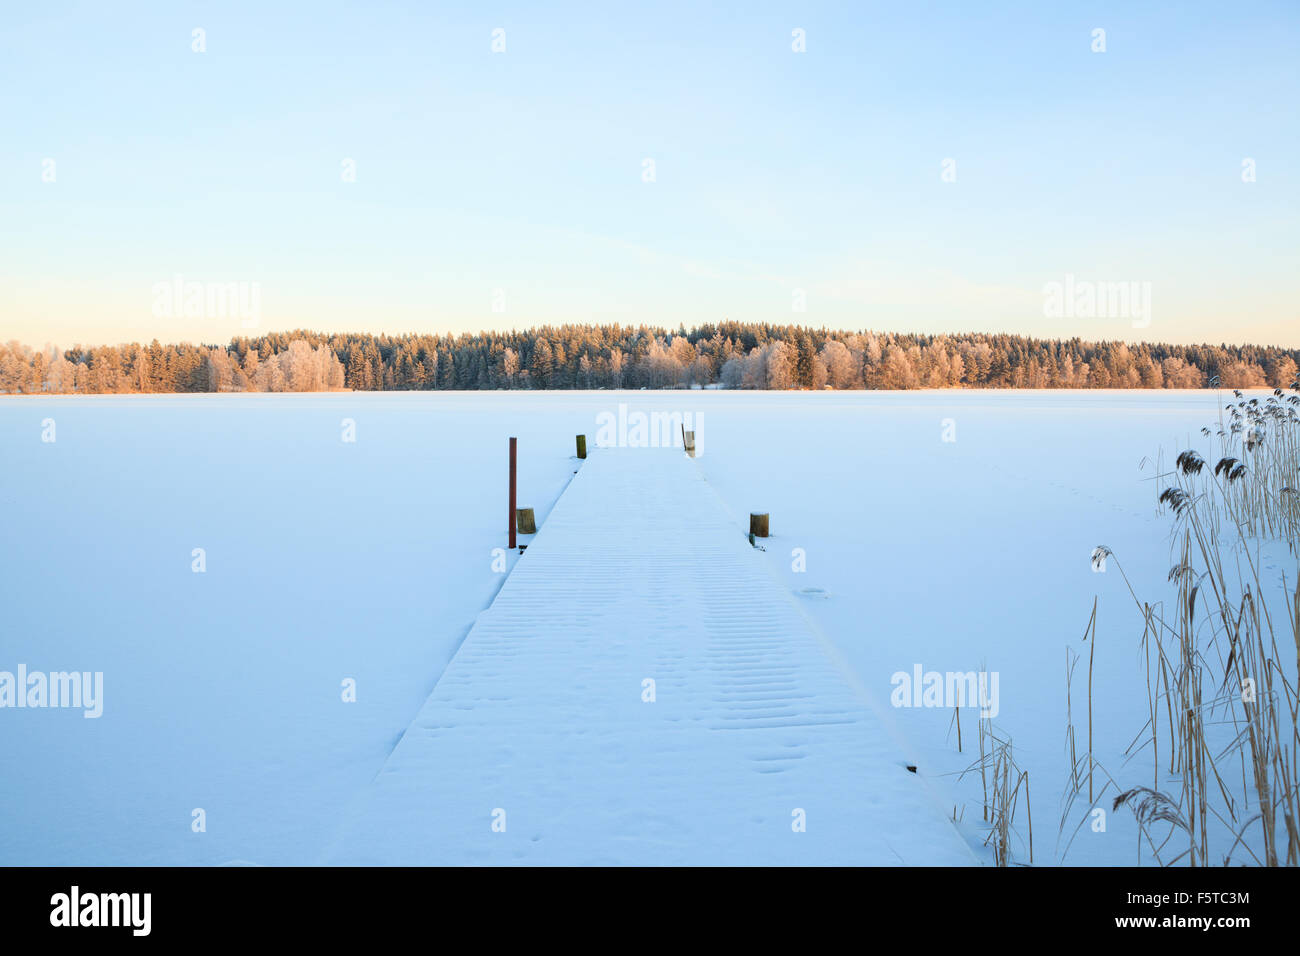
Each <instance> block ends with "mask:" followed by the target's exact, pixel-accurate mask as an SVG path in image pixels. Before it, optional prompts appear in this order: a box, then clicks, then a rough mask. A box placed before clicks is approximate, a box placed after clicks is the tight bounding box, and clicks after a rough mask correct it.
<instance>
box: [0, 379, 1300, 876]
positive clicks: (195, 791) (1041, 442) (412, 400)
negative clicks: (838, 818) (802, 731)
mask: <svg viewBox="0 0 1300 956" xmlns="http://www.w3.org/2000/svg"><path fill="white" fill-rule="evenodd" d="M620 404H625V405H626V406H627V409H626V411H627V412H629V413H632V414H635V413H636V412H650V411H655V410H658V411H667V412H681V413H689V414H691V415H692V416H693V417H694V418H695V422H696V432H697V435H698V438H699V442H700V451H701V454H700V457H699V458H698V459H697V461H698V465H699V468H700V469H701V470H702V472H703V473H704V475H705V477H706V478H707V480H708V481H709V482H710V483H711V484H712V485H713V487H714V489H715V490H716V491H717V492H718V493H719V495H720V496H721V497H722V499H723V500H724V502H725V503H726V505H727V507H728V508H729V509H730V510H731V511H732V512H733V513H734V514H735V515H736V516H738V520H739V519H743V516H745V515H746V514H747V513H748V512H749V511H751V510H755V511H768V512H770V513H771V526H772V537H771V538H769V539H767V540H766V541H765V542H763V543H764V545H765V547H766V549H767V550H766V554H765V558H766V560H768V561H770V562H771V565H772V568H773V570H774V571H775V572H776V573H777V574H778V575H779V576H780V578H781V580H782V581H784V582H785V583H786V584H787V585H788V587H789V588H790V589H791V591H792V592H795V593H797V594H798V595H799V596H800V600H801V601H803V602H804V604H805V607H806V609H807V611H808V612H809V614H811V615H812V617H813V618H814V619H815V621H816V622H817V623H818V625H819V626H820V627H821V629H822V630H823V631H824V633H825V634H826V635H827V636H828V637H829V638H830V639H831V641H833V642H834V644H835V646H836V647H837V648H838V649H839V650H840V651H841V652H842V654H843V655H844V657H845V658H846V660H847V661H848V662H849V663H850V664H851V665H852V667H853V669H854V670H855V672H856V674H857V675H858V677H859V678H860V680H861V682H862V683H863V685H864V686H865V687H867V688H868V689H869V690H870V691H871V692H872V693H873V694H875V695H877V696H878V698H879V699H880V700H881V701H884V702H887V701H888V700H889V698H890V693H891V690H892V689H893V688H892V686H891V675H894V674H895V673H896V672H900V671H902V672H908V673H910V672H912V671H913V670H914V668H916V667H917V666H920V667H922V668H923V669H924V670H926V671H930V670H934V671H940V672H946V671H970V670H977V669H980V668H981V666H983V667H986V668H987V669H988V670H989V671H995V672H998V674H999V678H1000V680H999V700H998V708H997V709H998V713H997V715H996V717H995V719H994V722H995V724H996V725H997V726H998V727H999V728H1000V729H1001V730H1002V731H1004V732H1005V733H1006V734H1007V735H1009V736H1011V737H1012V738H1013V740H1014V741H1015V747H1016V754H1017V759H1018V761H1019V763H1020V765H1021V766H1022V767H1023V768H1025V769H1026V770H1028V772H1029V775H1030V779H1031V782H1032V795H1033V817H1034V823H1035V828H1034V837H1035V847H1034V849H1035V862H1036V863H1040V864H1042V863H1051V862H1053V861H1054V860H1055V859H1056V857H1055V855H1054V845H1055V844H1056V842H1057V841H1056V831H1057V822H1058V817H1059V813H1060V809H1059V808H1060V801H1061V794H1062V791H1063V788H1064V785H1065V782H1066V779H1065V778H1066V775H1067V760H1066V757H1065V754H1064V748H1063V738H1064V733H1065V681H1064V670H1065V648H1066V647H1067V645H1068V646H1070V647H1073V648H1074V649H1075V650H1076V651H1080V652H1083V653H1086V645H1083V644H1081V643H1080V638H1081V636H1082V634H1083V631H1084V627H1085V625H1086V624H1087V621H1088V616H1089V613H1090V611H1091V608H1092V604H1093V599H1094V597H1097V598H1098V599H1099V612H1098V614H1099V622H1098V645H1097V647H1098V649H1097V660H1096V673H1095V676H1094V683H1095V685H1096V687H1097V688H1098V699H1099V703H1098V706H1097V708H1096V721H1097V725H1096V730H1095V733H1096V738H1097V741H1098V745H1097V755H1098V758H1099V759H1100V760H1101V762H1102V763H1103V764H1105V765H1106V766H1107V767H1108V769H1110V770H1111V771H1112V773H1116V774H1117V775H1122V774H1121V771H1124V772H1130V771H1131V776H1132V782H1134V783H1140V782H1149V781H1150V777H1151V773H1150V770H1149V769H1142V768H1141V767H1137V766H1130V767H1129V768H1125V767H1124V760H1123V756H1122V752H1123V750H1124V748H1125V747H1126V746H1127V745H1128V744H1129V742H1130V741H1131V740H1132V739H1133V737H1134V735H1135V734H1136V733H1137V732H1138V731H1139V730H1140V729H1141V726H1142V724H1143V722H1144V721H1145V719H1146V707H1147V698H1146V693H1145V690H1144V685H1143V677H1142V674H1141V671H1140V666H1139V662H1140V656H1139V652H1138V640H1139V638H1140V636H1141V634H1142V630H1143V628H1142V620H1141V618H1140V616H1139V615H1138V613H1137V611H1136V609H1135V608H1134V605H1133V603H1132V599H1131V597H1130V596H1129V594H1128V591H1127V589H1126V588H1125V586H1124V583H1123V581H1122V580H1121V579H1120V577H1119V575H1118V574H1117V573H1114V570H1113V569H1112V570H1110V571H1108V572H1107V573H1094V572H1093V570H1092V568H1091V567H1090V563H1089V556H1090V553H1091V552H1092V549H1093V548H1094V547H1095V546H1097V545H1099V544H1105V545H1108V546H1109V547H1110V548H1112V549H1113V551H1114V553H1115V555H1116V557H1118V558H1119V560H1120V561H1121V562H1122V563H1123V566H1124V569H1125V570H1126V572H1127V573H1128V575H1129V578H1130V580H1131V581H1132V582H1133V584H1134V587H1135V588H1136V589H1137V590H1138V593H1139V594H1140V595H1141V596H1142V597H1143V598H1144V599H1148V600H1155V599H1159V598H1162V597H1166V596H1167V595H1168V593H1169V585H1168V584H1167V582H1166V574H1167V572H1168V569H1169V567H1170V565H1171V564H1172V563H1174V562H1173V560H1172V559H1171V557H1170V551H1169V548H1170V541H1169V536H1168V535H1169V528H1170V524H1171V523H1170V519H1169V518H1168V517H1167V516H1161V515H1158V514H1157V512H1156V507H1155V498H1156V493H1157V490H1158V488H1157V487H1156V486H1155V485H1154V483H1153V481H1152V476H1153V474H1154V467H1153V463H1154V460H1155V457H1156V454H1157V452H1159V451H1160V450H1161V449H1162V448H1163V450H1164V461H1165V464H1166V466H1168V464H1169V462H1170V461H1171V460H1172V457H1173V455H1174V454H1176V453H1177V452H1178V451H1179V450H1181V449H1182V448H1184V447H1193V446H1194V447H1202V446H1204V445H1205V444H1206V441H1207V440H1206V439H1203V438H1202V437H1201V436H1200V435H1199V434H1198V430H1199V428H1200V427H1201V426H1203V425H1208V424H1210V423H1211V422H1213V421H1214V420H1215V419H1216V416H1217V410H1218V408H1221V406H1222V403H1216V397H1215V394H1214V393H1212V392H1204V391H1198V392H1177V391H1140V392H1097V391H1090V392H1060V391H1032V392H1013V391H1005V392H1003V391H958V392H945V391H939V392H930V391H925V392H853V393H847V392H845V393H836V392H826V393H783V392H744V393H733V392H717V391H675V392H550V393H536V392H442V393H439V392H412V393H336V394H308V395H248V396H242V395H211V396H209V395H194V396H130V397H128V396H122V397H93V398H91V397H87V398H77V397H58V398H42V397H37V398H12V399H9V398H7V399H4V400H0V449H3V463H4V467H3V469H2V470H0V504H2V505H3V506H4V509H5V516H6V521H5V547H4V551H3V555H2V556H0V599H3V601H4V604H5V606H6V608H7V612H6V614H5V615H4V619H3V622H2V623H0V671H11V672H12V671H15V670H16V669H17V668H18V667H19V665H22V666H24V667H25V668H26V669H27V670H28V671H40V672H57V671H73V670H76V671H83V672H103V674H104V679H103V680H104V684H103V687H104V689H103V699H102V702H101V703H102V708H103V713H102V716H100V717H98V718H97V719H86V718H85V717H84V716H83V713H82V711H81V710H77V709H61V710H60V709H4V710H0V765H2V766H4V767H5V768H6V773H5V780H4V783H3V785H0V815H2V816H3V817H4V819H5V820H6V821H7V823H8V825H7V826H5V827H4V828H3V829H0V863H3V864H52V865H67V864H113V863H125V864H164V863H167V864H171V863H178V864H219V863H227V862H232V861H247V862H254V863H261V864H290V863H314V862H319V861H321V860H322V859H323V858H324V855H325V853H326V851H327V848H328V847H329V845H330V844H331V841H333V840H334V839H335V838H336V836H337V834H338V830H339V827H340V825H341V822H342V820H343V819H344V818H345V817H346V816H347V815H348V814H349V813H351V812H352V811H353V809H354V808H355V805H356V803H357V801H358V800H359V799H360V796H361V794H362V792H363V790H364V788H365V787H366V786H367V785H368V784H369V783H370V781H371V780H372V779H373V778H374V776H375V774H376V773H377V772H378V770H379V768H380V767H381V766H382V764H383V763H384V761H385V759H386V757H387V756H388V754H389V753H390V752H391V751H392V749H393V747H394V746H395V744H396V742H397V740H398V739H399V737H400V736H401V734H402V733H403V731H404V730H405V729H406V727H407V726H408V725H409V724H410V722H411V721H412V719H413V718H414V717H415V715H416V714H417V712H419V710H420V708H421V706H422V704H423V703H424V701H425V699H426V698H427V697H428V696H429V693H430V691H431V689H432V688H433V686H434V684H435V682H436V681H437V679H438V676H439V674H440V673H441V671H442V669H443V667H444V666H445V665H446V663H447V662H448V661H449V660H450V658H451V657H452V655H453V654H454V653H455V651H456V649H457V647H458V646H459V644H460V642H461V641H462V640H463V639H464V637H465V635H466V633H467V632H468V630H469V628H470V626H471V625H472V623H473V621H474V619H475V616H476V615H477V614H478V613H479V612H480V611H481V610H483V609H484V608H485V607H486V606H487V605H488V604H489V603H490V602H491V600H492V598H493V595H494V594H495V593H496V591H497V590H498V589H499V587H500V585H501V583H502V580H503V574H502V573H501V572H500V570H499V569H498V568H494V557H493V549H494V548H500V547H504V544H505V541H504V538H505V534H504V529H503V527H502V525H503V521H502V518H503V516H504V512H505V509H506V503H505V497H506V495H505V485H506V468H505V465H506V439H507V437H508V436H510V435H517V436H518V438H519V446H520V492H519V503H520V504H521V505H525V506H533V507H534V508H536V510H537V518H538V522H539V524H544V522H545V520H546V516H547V514H548V512H549V510H550V508H551V506H552V505H553V504H554V502H555V501H556V499H557V497H558V496H559V495H560V494H561V493H562V491H563V488H564V486H565V484H566V482H567V481H568V479H569V478H570V477H571V475H572V472H573V469H574V467H575V462H574V461H573V460H572V458H571V457H570V456H572V455H573V436H574V435H575V434H577V433H586V434H587V435H588V436H589V440H590V441H593V442H594V441H595V437H596V434H597V430H598V416H601V415H602V414H606V415H608V414H612V415H617V414H618V407H619V405H620ZM349 437H354V438H355V440H353V441H349V440H346V439H347V438H349ZM50 438H53V439H54V440H52V441H51V440H48V439H50ZM43 439H44V440H43ZM1144 458H1145V459H1148V461H1147V464H1146V467H1145V468H1143V467H1142V463H1143V460H1144ZM633 506H634V503H629V507H633ZM736 533H737V534H739V533H741V528H740V524H739V523H738V524H737V530H736ZM196 549H202V551H201V554H200V555H199V556H196V555H195V550H196ZM796 549H799V550H798V551H796ZM511 560H514V559H513V557H512V558H511ZM199 561H201V562H202V567H203V572H202V573H195V570H194V568H195V565H196V562H199ZM801 565H802V569H800V566H801ZM1284 572H1286V574H1287V580H1288V581H1291V582H1293V581H1294V573H1295V563H1294V559H1289V562H1288V561H1284V560H1281V559H1280V556H1279V558H1278V559H1276V560H1271V561H1270V562H1269V563H1268V566H1267V573H1268V574H1269V575H1271V576H1273V580H1274V581H1275V582H1276V583H1278V584H1280V583H1281V579H1282V574H1283V573H1284ZM348 679H351V680H353V681H355V686H356V702H355V703H345V702H343V700H342V699H341V693H340V688H341V684H342V682H343V681H345V680H348ZM1077 687H1078V684H1077V683H1076V689H1077ZM1076 706H1077V701H1076ZM966 713H970V714H971V716H970V723H969V725H967V726H966V727H965V731H966V741H965V751H966V752H965V753H964V754H958V753H957V748H956V740H955V737H951V736H950V734H949V724H950V721H951V718H952V711H951V710H950V709H947V708H926V707H913V708H899V709H897V710H896V711H895V716H896V718H897V722H898V725H899V728H900V730H901V732H902V733H903V734H904V735H905V736H906V738H907V739H908V740H909V741H910V743H911V745H912V746H913V747H914V748H915V752H916V753H917V754H918V755H919V759H920V760H921V761H922V762H923V763H924V764H925V767H923V770H925V771H927V772H928V774H929V775H930V776H932V777H934V778H935V780H936V781H938V783H939V785H941V786H948V787H950V788H951V800H952V802H953V804H954V805H955V806H956V807H957V813H958V815H959V816H960V817H962V819H963V821H964V822H963V828H964V829H965V831H966V832H968V835H969V836H970V839H971V840H972V842H973V843H974V844H975V845H976V846H977V847H978V844H979V841H980V839H982V837H980V836H978V835H977V828H975V827H974V826H973V825H972V823H973V822H978V819H979V812H980V810H979V804H978V782H976V784H975V791H974V797H973V798H972V791H971V789H970V786H969V781H966V782H962V783H958V782H957V780H956V779H955V777H953V776H951V774H952V773H953V772H954V771H956V770H958V769H960V768H961V767H963V766H965V765H966V764H968V763H969V762H970V761H971V759H973V758H972V755H971V753H970V750H971V746H972V741H973V739H974V714H973V712H970V711H968V712H966ZM966 720H967V717H966V714H965V713H964V714H963V722H965V721H966ZM1078 722H1079V721H1078V715H1077V713H1076V724H1077V723H1078ZM972 799H974V802H972ZM962 806H964V807H965V810H964V812H963V810H962V809H961V807H962ZM196 809H202V811H203V818H204V820H205V822H206V830H205V832H201V833H199V832H195V831H194V829H193V826H192V824H193V820H194V811H195V810H196ZM981 852H982V851H981ZM1066 859H1067V862H1071V863H1087V864H1132V863H1134V862H1136V855H1135V827H1134V825H1133V823H1132V818H1131V816H1129V815H1128V814H1127V813H1126V812H1125V813H1115V814H1113V815H1112V816H1111V821H1110V826H1109V827H1108V828H1107V831H1106V832H1104V833H1093V832H1090V831H1085V832H1083V833H1081V834H1080V836H1079V837H1078V838H1077V839H1076V841H1075V842H1074V844H1073V846H1072V847H1071V849H1070V852H1069V856H1068V857H1067V858H1066ZM1144 859H1145V858H1144ZM860 862H862V863H864V864H870V863H889V862H893V861H891V860H862V861H860Z"/></svg>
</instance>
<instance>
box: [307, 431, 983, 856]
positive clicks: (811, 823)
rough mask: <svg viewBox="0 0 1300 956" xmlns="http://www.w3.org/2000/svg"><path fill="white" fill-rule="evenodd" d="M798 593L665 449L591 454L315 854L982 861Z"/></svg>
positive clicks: (693, 465)
mask: <svg viewBox="0 0 1300 956" xmlns="http://www.w3.org/2000/svg"><path fill="white" fill-rule="evenodd" d="M775 519H776V522H777V523H776V524H774V528H773V530H774V531H775V532H777V533H778V534H779V533H780V525H779V520H780V517H779V515H778V516H775ZM779 540H780V539H779V538H774V539H768V541H769V545H768V546H769V547H776V546H777V545H776V542H777V541H779ZM790 546H791V545H789V544H787V545H785V547H786V548H787V549H788V548H789V547H790ZM886 599H887V598H886ZM798 600H799V599H797V598H795V597H794V596H792V595H791V594H790V593H789V592H788V591H787V590H786V589H785V588H784V587H783V586H782V585H781V584H780V583H779V582H778V581H777V580H776V579H775V578H774V577H773V576H772V574H771V572H770V571H769V570H768V568H767V566H766V564H765V562H764V556H763V555H761V554H760V553H759V552H757V551H755V550H754V549H752V548H751V547H750V545H749V543H748V542H747V541H746V540H745V536H744V527H743V526H742V524H741V522H740V521H738V520H736V519H735V518H734V517H733V516H731V515H730V514H728V513H727V511H726V509H725V506H724V505H723V503H722V501H721V499H720V498H719V497H718V496H717V495H716V494H714V492H713V491H712V489H711V488H710V487H709V485H708V483H707V482H706V481H705V480H704V479H703V477H702V475H701V472H700V470H699V465H698V463H697V462H696V461H694V460H692V459H690V458H687V457H686V456H685V455H684V454H683V453H682V451H681V450H680V449H658V448H645V449H595V450H594V451H593V453H592V455H591V457H590V458H589V459H588V460H587V461H586V462H585V463H583V466H582V468H581V470H580V471H579V473H578V474H577V475H576V476H575V477H574V479H573V481H572V483H571V484H570V485H569V487H568V489H567V490H566V491H565V493H564V494H563V495H562V497H561V498H560V500H559V502H558V503H557V504H556V506H555V508H554V509H553V511H552V512H551V514H550V516H549V517H548V518H547V520H546V522H545V524H544V525H543V527H542V528H541V529H540V531H539V533H538V535H537V537H536V539H535V540H534V541H533V543H532V544H531V545H530V546H529V548H528V550H527V552H526V553H525V554H524V555H523V556H522V557H521V558H520V559H519V561H518V563H517V564H516V566H515V567H514V569H513V571H512V572H511V574H510V576H509V578H508V579H507V581H506V582H505V584H504V586H503V587H502V589H501V591H500V593H499V594H498V596H497V598H496V600H495V601H494V602H493V604H492V605H491V607H489V608H488V609H487V610H486V611H484V612H483V613H482V614H481V615H480V616H479V618H478V620H477V622H476V623H475V625H474V627H473V628H472V629H471V631H470V633H469V635H468V636H467V638H466V639H465V642H464V644H463V645H462V646H461V648H460V650H459V651H458V653H457V654H456V656H455V657H454V658H453V660H452V661H451V663H450V664H449V665H448V667H447V669H446V671H445V672H444V673H443V674H442V676H441V678H440V679H439V681H438V683H437V686H436V688H435V689H434V691H433V693H432V694H431V695H430V696H429V698H428V700H427V701H426V702H425V704H424V706H423V707H422V709H421V710H420V712H419V714H418V715H417V716H416V718H415V720H414V721H413V722H412V723H411V725H410V727H409V728H408V729H407V731H406V733H405V735H404V736H403V737H402V739H401V741H400V742H399V743H398V745H397V746H396V748H395V749H394V751H393V753H392V754H391V756H390V757H389V759H388V760H387V762H386V763H385V765H384V766H383V768H382V770H381V771H380V773H379V774H378V775H377V776H376V778H375V780H374V783H373V784H372V785H371V787H370V788H369V792H368V793H366V794H365V795H364V796H363V797H362V799H361V801H360V802H359V803H358V805H357V806H356V807H355V808H354V811H353V812H352V814H351V816H350V817H349V818H348V819H346V820H345V821H343V825H342V827H341V830H340V832H339V834H338V836H337V839H336V840H335V841H334V842H333V844H332V846H331V848H330V850H329V851H328V852H327V854H326V857H325V862H327V863H375V864H462V863H469V864H473V863H514V862H517V863H525V864H587V863H592V864H600V863H612V864H649V865H654V864H696V863H698V864H767V863H771V864H832V863H835V864H962V863H970V862H973V859H974V858H973V856H972V855H971V853H970V851H969V850H968V849H967V847H966V846H965V844H964V842H963V841H962V839H961V838H960V837H959V835H958V834H957V831H956V829H955V828H954V827H953V826H952V825H951V824H950V823H949V821H948V820H947V819H945V817H944V814H943V808H942V807H940V806H939V803H938V800H937V799H936V798H935V797H933V796H932V794H931V793H930V791H929V789H928V787H927V785H926V782H925V781H924V780H923V779H922V778H921V777H918V776H917V775H915V774H913V773H910V772H909V771H908V770H907V767H906V763H907V761H906V759H905V756H904V753H903V751H902V749H901V747H900V745H899V743H898V741H897V740H896V739H895V738H894V737H893V736H892V735H891V733H890V731H889V725H890V721H889V719H888V715H887V714H884V713H881V712H879V711H877V710H876V709H875V708H874V707H873V705H872V703H871V701H870V700H869V699H868V695H867V694H866V692H865V690H864V689H863V687H862V686H861V684H860V683H858V682H857V680H856V678H855V677H854V676H853V675H852V674H851V673H850V672H848V671H847V669H846V668H844V667H843V666H842V664H841V663H840V662H839V661H838V659H837V656H836V655H835V653H834V651H833V649H831V648H830V647H829V645H828V644H827V643H826V641H825V640H824V639H823V638H822V637H821V635H820V634H819V633H818V632H817V631H816V629H815V627H814V626H813V625H812V624H811V623H810V621H809V619H808V618H807V617H806V616H805V614H804V613H803V611H802V609H801V608H800V606H799V604H798ZM863 627H865V628H869V627H870V622H869V621H864V622H863Z"/></svg>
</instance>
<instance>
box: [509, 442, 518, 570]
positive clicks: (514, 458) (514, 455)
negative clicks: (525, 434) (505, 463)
mask: <svg viewBox="0 0 1300 956" xmlns="http://www.w3.org/2000/svg"><path fill="white" fill-rule="evenodd" d="M518 460H519V439H518V438H512V439H510V514H509V515H508V516H507V518H506V521H508V522H509V529H510V547H512V548H513V547H514V546H515V465H516V463H517V462H518Z"/></svg>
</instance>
